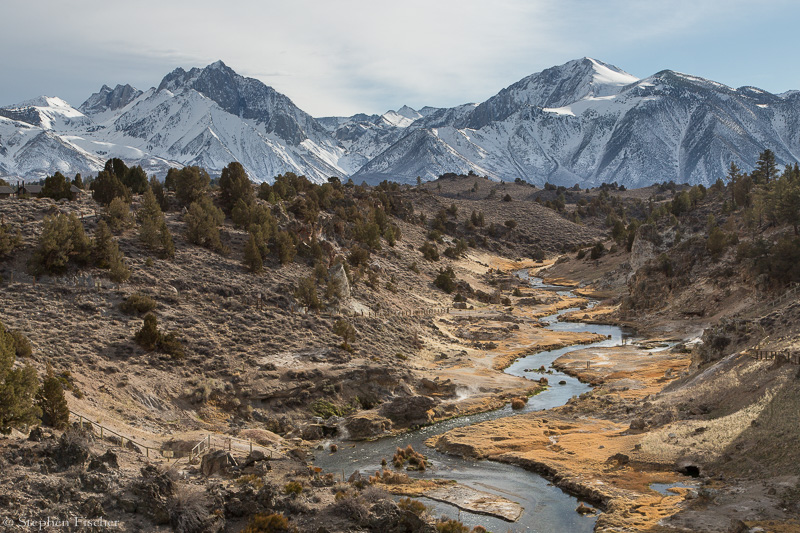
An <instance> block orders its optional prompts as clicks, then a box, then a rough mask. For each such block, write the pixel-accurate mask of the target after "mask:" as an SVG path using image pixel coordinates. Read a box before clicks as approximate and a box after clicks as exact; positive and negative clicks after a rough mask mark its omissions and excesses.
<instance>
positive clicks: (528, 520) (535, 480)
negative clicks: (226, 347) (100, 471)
mask: <svg viewBox="0 0 800 533" xmlns="http://www.w3.org/2000/svg"><path fill="white" fill-rule="evenodd" d="M527 274H528V273H527V270H525V271H520V272H517V275H518V276H520V277H521V278H522V279H527V280H528V281H529V282H530V283H531V285H533V286H535V287H537V288H544V289H548V290H554V291H556V292H558V293H559V294H565V295H571V294H572V293H571V292H570V291H567V290H563V289H564V288H563V287H557V286H552V285H545V284H543V283H542V281H541V280H540V279H539V278H529V277H528V275H527ZM594 303H596V302H592V303H591V305H593V304H594ZM574 310H575V309H565V310H563V311H560V312H558V313H556V314H554V315H551V316H549V317H546V318H543V319H541V320H542V321H543V322H545V323H546V324H547V326H546V327H547V328H549V329H552V330H556V331H576V332H584V331H588V332H592V333H600V334H602V335H606V336H610V338H608V339H607V340H604V341H602V342H597V343H594V344H587V345H577V346H568V347H566V348H559V349H557V350H548V351H544V352H539V353H536V354H533V355H529V356H527V357H524V358H522V359H519V360H517V361H515V362H514V363H513V364H511V365H510V366H509V367H508V368H507V369H506V372H508V373H509V374H513V375H515V376H521V377H524V378H527V379H532V380H538V379H539V378H540V377H542V374H540V373H538V372H525V370H526V369H537V368H539V367H540V366H542V365H544V366H545V368H547V369H550V365H551V363H552V362H553V361H554V360H556V359H557V358H558V357H560V356H562V355H563V354H565V353H568V352H571V351H575V350H581V349H584V348H590V347H597V346H619V345H621V344H622V339H623V337H625V338H628V337H630V336H631V334H630V332H627V331H624V330H623V329H621V328H618V327H616V326H603V325H594V324H581V323H575V322H559V321H558V319H559V317H560V316H561V315H563V314H564V313H568V312H570V311H574ZM550 370H552V371H553V373H552V374H545V376H546V377H547V379H548V381H549V382H550V387H549V388H548V389H547V390H546V391H544V392H542V393H540V394H538V395H536V396H533V397H531V398H530V400H529V401H528V403H527V404H526V406H525V407H524V408H523V409H521V410H519V411H513V410H512V409H511V407H510V406H508V405H507V406H505V407H503V408H501V409H498V410H496V411H491V412H488V413H480V414H476V415H470V416H465V417H461V418H457V419H452V420H447V421H444V422H439V423H436V424H432V425H430V426H427V427H424V428H421V429H419V430H416V431H412V432H410V433H406V434H404V435H399V436H395V437H387V438H384V439H380V440H377V441H373V442H357V443H348V442H344V443H340V445H339V451H338V452H337V453H334V454H331V453H329V452H327V451H317V452H315V460H314V464H315V465H316V466H319V467H321V468H322V469H323V470H325V471H326V472H335V473H339V474H341V475H342V476H344V477H345V478H346V477H348V476H349V475H350V474H351V473H353V472H354V471H355V470H359V471H361V472H362V473H364V474H367V475H369V474H372V473H374V472H375V471H377V470H380V468H381V459H383V458H386V459H387V461H391V458H392V455H393V454H394V452H395V450H396V449H397V448H398V447H403V448H404V447H406V446H408V445H409V444H410V445H412V446H413V447H414V449H415V450H417V451H420V452H422V453H423V454H425V455H426V456H427V457H428V460H429V461H430V462H431V465H432V467H431V468H429V469H428V470H427V471H426V472H424V473H418V472H409V473H408V474H409V475H410V476H413V477H422V478H433V477H438V478H445V479H454V480H456V481H458V482H459V483H462V484H464V485H468V486H471V487H474V488H476V489H479V490H483V491H486V492H491V493H493V494H498V495H500V496H503V497H505V498H508V499H509V500H512V501H515V502H518V503H519V504H520V505H522V506H523V508H524V511H523V513H522V515H521V516H520V518H519V519H518V520H517V521H516V522H513V523H511V522H506V521H504V520H501V519H498V518H493V517H489V516H484V515H479V514H474V513H469V512H466V511H459V509H457V508H456V507H454V506H452V505H448V504H445V503H441V502H435V501H433V500H428V499H426V498H420V500H422V501H423V502H424V503H425V504H426V505H429V506H431V507H432V508H433V509H434V511H435V515H436V516H439V515H442V514H444V515H447V516H449V517H451V518H458V519H459V520H461V521H462V522H464V524H466V525H468V526H470V527H473V526H476V525H482V526H484V527H485V528H486V529H488V530H490V531H494V532H500V533H502V532H505V531H530V532H550V531H570V532H576V533H582V532H590V531H592V530H593V528H594V522H595V517H594V516H591V515H590V516H583V515H579V514H578V513H576V512H575V508H576V507H577V506H578V499H577V498H575V497H573V496H570V495H569V494H567V493H565V492H563V491H562V490H561V489H559V488H557V487H554V486H552V485H551V484H550V483H549V482H548V481H547V480H546V479H544V478H542V477H541V476H539V475H537V474H535V473H533V472H529V471H527V470H524V469H522V468H519V467H516V466H512V465H506V464H502V463H495V462H492V461H474V460H469V459H462V458H460V457H455V456H451V455H445V454H442V453H439V452H437V451H436V450H434V449H431V448H427V447H426V446H425V440H427V439H428V438H430V437H433V436H435V435H440V434H442V433H444V432H446V431H448V430H450V429H453V428H457V427H463V426H468V425H472V424H476V423H479V422H483V421H486V420H493V419H496V418H503V417H507V416H514V415H517V414H521V413H525V412H530V411H538V410H542V409H550V408H552V407H556V406H559V405H563V404H565V403H566V402H567V401H568V400H569V399H570V398H572V397H573V396H577V395H579V394H582V393H584V392H587V391H588V390H590V388H591V387H589V385H586V384H584V383H581V382H580V381H578V380H577V379H576V378H573V377H571V376H567V375H566V374H563V373H561V372H558V371H557V370H555V369H550ZM562 380H563V381H565V382H566V384H565V385H559V384H558V382H559V381H562Z"/></svg>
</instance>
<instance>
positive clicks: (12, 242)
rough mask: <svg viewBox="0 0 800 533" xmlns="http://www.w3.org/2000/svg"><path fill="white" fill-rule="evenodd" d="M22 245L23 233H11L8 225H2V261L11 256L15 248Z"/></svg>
mask: <svg viewBox="0 0 800 533" xmlns="http://www.w3.org/2000/svg"><path fill="white" fill-rule="evenodd" d="M21 244H22V233H21V232H20V231H19V229H17V231H16V232H15V233H12V232H11V227H10V226H9V225H8V224H0V259H3V258H4V257H5V256H7V255H9V254H10V253H11V252H13V251H14V249H15V248H17V247H18V246H20V245H21Z"/></svg>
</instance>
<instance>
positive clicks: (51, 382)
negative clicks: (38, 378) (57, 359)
mask: <svg viewBox="0 0 800 533" xmlns="http://www.w3.org/2000/svg"><path fill="white" fill-rule="evenodd" d="M36 405H38V406H39V408H40V409H41V410H42V422H43V423H44V424H46V425H48V426H51V427H54V428H56V429H64V428H65V427H66V426H67V424H68V423H69V406H68V405H67V398H66V396H65V395H64V387H63V386H62V385H61V380H60V379H58V378H57V377H56V376H55V374H54V373H53V367H52V366H50V363H48V364H47V374H46V375H45V377H44V381H43V382H42V388H41V389H39V393H38V394H37V395H36Z"/></svg>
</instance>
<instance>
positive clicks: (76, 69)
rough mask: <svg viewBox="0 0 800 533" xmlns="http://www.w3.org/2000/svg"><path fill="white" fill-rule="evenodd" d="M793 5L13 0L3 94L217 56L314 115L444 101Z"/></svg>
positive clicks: (657, 54)
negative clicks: (32, 0) (562, 65)
mask: <svg viewBox="0 0 800 533" xmlns="http://www.w3.org/2000/svg"><path fill="white" fill-rule="evenodd" d="M787 9H794V11H795V12H796V11H797V9H796V8H793V6H792V3H791V2H789V1H788V0H785V1H784V0H781V1H772V2H762V3H760V4H759V5H758V6H754V5H753V4H752V3H750V2H745V1H744V0H726V1H724V2H723V1H721V0H692V1H690V0H676V1H674V2H668V3H667V2H641V1H636V0H608V1H606V2H595V1H585V0H561V1H556V0H528V1H525V0H496V1H493V2H488V1H479V0H460V1H457V0H438V1H431V0H428V1H422V0H411V1H407V2H404V3H385V2H375V1H374V0H373V1H365V0H340V1H327V2H323V1H319V0H314V1H312V0H296V1H294V2H285V1H277V0H272V1H266V2H264V1H252V0H251V1H229V2H226V3H222V2H218V1H213V2H212V1H207V0H197V1H192V2H188V1H180V2H164V1H163V0H159V1H156V0H142V1H138V2H134V3H124V4H123V3H119V2H109V1H108V0H103V1H99V0H79V1H76V2H70V3H66V2H63V1H61V2H56V1H54V0H41V1H39V2H36V3H30V2H22V1H18V0H11V1H7V2H4V6H3V8H2V10H3V16H4V19H5V20H13V21H14V23H13V24H9V25H8V27H7V28H4V32H3V33H2V34H0V47H2V48H3V50H8V51H11V52H12V53H6V54H3V56H2V57H0V69H2V71H3V72H4V81H5V80H8V81H7V82H6V83H5V86H4V87H0V102H2V103H11V102H13V101H16V100H21V99H23V98H29V97H32V96H35V95H37V94H39V93H49V94H58V95H60V96H62V97H65V98H66V99H67V100H69V101H71V102H72V103H73V104H78V103H80V101H82V99H83V98H85V97H87V96H88V95H89V94H90V93H91V92H93V91H94V90H96V89H97V88H98V87H99V86H100V85H101V84H102V83H108V84H115V83H132V84H134V85H137V86H138V87H140V88H147V87H148V86H151V85H155V84H157V83H158V82H159V81H160V78H161V77H162V76H163V75H165V74H166V73H167V72H169V71H170V70H172V69H173V68H175V67H178V66H182V67H184V68H188V67H192V66H204V65H206V64H208V63H210V62H212V61H215V60H217V59H222V60H223V61H225V62H226V63H227V64H228V65H229V66H231V67H232V68H233V69H234V70H236V71H237V72H239V73H240V74H243V75H247V76H253V77H257V78H259V79H261V80H262V81H264V82H265V83H267V84H269V85H271V86H273V87H275V88H276V89H277V90H279V91H281V92H283V93H285V94H287V95H288V96H289V97H290V98H292V99H293V100H294V101H295V103H296V104H297V105H298V106H300V107H301V108H303V109H305V110H307V111H308V112H310V113H312V114H314V115H326V114H340V115H341V114H350V113H355V112H359V111H361V112H382V111H385V110H386V109H388V108H389V107H399V106H400V105H403V104H409V105H412V106H416V107H420V106H422V105H434V106H450V105H456V104H459V103H465V102H468V101H481V100H483V99H485V98H487V97H489V96H491V95H492V94H494V93H496V92H497V91H498V90H500V89H501V88H502V87H505V86H507V85H509V84H510V83H513V82H514V81H516V80H518V79H520V78H522V77H523V76H526V75H529V74H531V73H533V72H536V71H539V70H541V69H544V68H547V67H549V66H552V65H555V64H560V63H563V62H565V61H568V60H570V59H574V58H576V57H582V56H584V55H590V56H593V57H597V58H598V59H602V60H604V61H608V62H611V63H615V64H618V66H620V67H621V68H624V69H626V70H629V71H631V72H632V73H633V74H636V75H639V76H646V75H649V74H652V73H653V72H655V71H657V70H660V69H662V68H674V69H676V70H680V69H681V68H683V65H686V66H689V67H691V66H699V67H701V66H703V64H702V63H698V56H701V57H702V56H703V50H696V51H694V53H693V54H692V53H691V51H690V50H682V49H681V43H685V42H692V43H694V42H702V36H703V34H704V33H706V32H707V33H709V34H715V35H726V37H725V38H726V39H730V42H731V43H733V44H738V43H736V41H741V40H742V39H741V34H736V33H735V32H731V33H730V35H729V36H727V34H725V33H724V32H725V30H726V29H727V28H726V25H727V27H729V28H731V29H735V30H741V31H744V30H745V29H747V28H748V26H750V25H752V24H753V21H754V20H756V21H757V20H758V19H759V17H762V18H763V17H770V16H771V17H777V16H784V17H785V16H786V14H785V13H783V14H782V15H779V14H780V13H781V10H783V11H784V12H785V11H786V10H787ZM765 20H767V19H765ZM715 32H716V33H715ZM720 32H723V33H722V34H721V33H720ZM791 38H792V37H791V35H790V34H787V36H786V39H787V44H788V43H789V41H788V40H789V39H791ZM712 44H713V43H709V46H712ZM733 44H732V46H733ZM757 45H758V41H757V40H754V41H753V44H752V45H751V46H757ZM709 50H711V48H709ZM680 54H684V55H680ZM706 56H707V58H706V61H708V62H709V63H711V62H713V61H714V60H715V58H714V57H713V55H712V54H711V53H707V54H706ZM628 62H629V64H626V63H628ZM692 73H693V74H697V75H700V76H709V75H710V74H709V73H708V72H703V71H695V72H692ZM753 75H756V74H755V73H754V74H753ZM720 81H723V80H720ZM786 88H789V87H786Z"/></svg>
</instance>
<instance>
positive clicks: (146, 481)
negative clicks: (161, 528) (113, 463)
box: [133, 465, 175, 525]
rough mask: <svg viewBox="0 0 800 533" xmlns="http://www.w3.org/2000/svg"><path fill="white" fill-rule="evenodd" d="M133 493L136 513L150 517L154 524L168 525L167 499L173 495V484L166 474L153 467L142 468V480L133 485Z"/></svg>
mask: <svg viewBox="0 0 800 533" xmlns="http://www.w3.org/2000/svg"><path fill="white" fill-rule="evenodd" d="M133 493H134V494H135V495H136V498H137V500H138V502H137V504H136V506H135V507H136V511H137V512H141V513H143V514H144V515H146V516H148V517H150V518H151V519H152V520H153V522H155V523H156V524H159V525H161V524H168V523H169V521H170V512H169V507H168V501H169V498H170V497H171V496H172V495H173V494H174V493H175V484H174V483H173V481H172V479H170V477H169V476H167V475H166V474H163V473H161V472H159V471H158V469H157V468H156V467H155V466H153V465H147V466H146V467H144V468H142V478H141V479H140V480H139V481H138V482H137V483H136V484H135V485H134V487H133Z"/></svg>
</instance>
